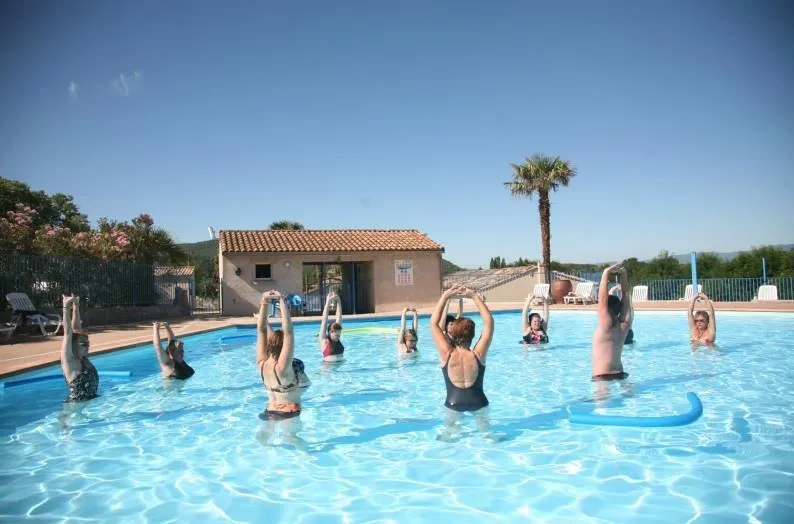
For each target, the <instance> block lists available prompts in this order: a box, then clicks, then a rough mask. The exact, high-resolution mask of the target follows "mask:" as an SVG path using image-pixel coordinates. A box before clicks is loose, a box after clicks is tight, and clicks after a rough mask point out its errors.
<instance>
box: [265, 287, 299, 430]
mask: <svg viewBox="0 0 794 524" xmlns="http://www.w3.org/2000/svg"><path fill="white" fill-rule="evenodd" d="M273 299H276V300H278V301H279V305H280V306H281V307H280V309H281V329H276V330H273V329H272V328H271V326H270V323H269V322H268V320H267V305H268V302H270V301H271V300H273ZM294 355H295V338H294V336H293V333H292V318H291V317H290V314H289V308H288V307H287V305H286V303H285V301H284V296H283V295H282V294H281V293H279V292H278V291H275V290H271V291H267V292H265V293H263V294H262V299H261V301H260V304H259V315H258V316H257V331H256V365H257V368H259V376H260V377H261V378H262V383H263V384H264V386H265V390H267V397H268V404H267V408H266V409H265V411H264V412H263V413H262V414H260V415H259V418H261V419H262V420H265V421H267V422H279V421H283V420H289V419H292V418H297V417H298V416H299V415H300V412H301V395H302V391H301V387H300V384H299V382H298V376H297V375H296V373H295V368H294V367H293V364H292V362H293V357H294ZM292 429H295V428H292ZM293 433H294V431H293Z"/></svg>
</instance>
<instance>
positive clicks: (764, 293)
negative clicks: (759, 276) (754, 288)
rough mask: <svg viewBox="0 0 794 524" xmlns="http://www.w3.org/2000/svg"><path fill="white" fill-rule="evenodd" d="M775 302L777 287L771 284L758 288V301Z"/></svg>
mask: <svg viewBox="0 0 794 524" xmlns="http://www.w3.org/2000/svg"><path fill="white" fill-rule="evenodd" d="M775 300H777V286H773V285H771V284H768V285H763V286H761V287H759V288H758V301H759V302H761V301H764V302H772V301H775Z"/></svg>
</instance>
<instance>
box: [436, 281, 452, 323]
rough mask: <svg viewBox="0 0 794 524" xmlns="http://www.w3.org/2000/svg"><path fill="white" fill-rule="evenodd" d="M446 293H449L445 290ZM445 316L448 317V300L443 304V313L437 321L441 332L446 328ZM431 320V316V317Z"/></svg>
mask: <svg viewBox="0 0 794 524" xmlns="http://www.w3.org/2000/svg"><path fill="white" fill-rule="evenodd" d="M450 289H452V288H450ZM447 291H449V290H447ZM445 293H446V292H445ZM441 296H444V293H442V294H441ZM447 315H449V300H447V301H446V302H444V312H443V314H442V315H441V317H440V320H439V321H438V322H439V324H438V327H440V328H441V330H442V331H443V330H444V327H445V326H446V321H447ZM431 318H432V316H431Z"/></svg>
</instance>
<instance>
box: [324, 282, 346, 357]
mask: <svg viewBox="0 0 794 524" xmlns="http://www.w3.org/2000/svg"><path fill="white" fill-rule="evenodd" d="M334 302H336V320H335V321H334V323H333V324H331V326H330V327H326V326H328V312H329V310H330V307H331V304H332V303H334ZM341 336H342V301H341V300H340V299H339V297H338V296H337V294H336V293H334V292H333V291H332V292H330V293H328V298H326V300H325V308H323V318H322V321H320V333H319V336H318V341H319V343H320V351H322V353H323V360H325V361H326V362H336V361H339V360H342V358H344V357H343V355H344V353H345V346H344V345H343V344H342V341H341V340H340V337H341Z"/></svg>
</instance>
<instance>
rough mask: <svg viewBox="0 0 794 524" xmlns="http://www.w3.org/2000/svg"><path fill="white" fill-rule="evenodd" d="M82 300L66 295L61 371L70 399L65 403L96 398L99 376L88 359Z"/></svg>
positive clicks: (87, 342) (64, 297)
mask: <svg viewBox="0 0 794 524" xmlns="http://www.w3.org/2000/svg"><path fill="white" fill-rule="evenodd" d="M79 304H80V297H74V296H67V295H64V296H63V344H62V346H61V369H62V370H63V377H64V378H65V379H66V385H67V386H68V387H69V396H68V397H67V399H66V402H81V401H83V400H91V399H92V398H96V397H97V396H98V395H97V389H99V373H98V372H97V370H96V368H95V367H94V365H93V364H92V363H91V361H90V360H88V348H89V341H88V335H87V334H86V333H84V332H83V322H82V320H81V319H80V307H79Z"/></svg>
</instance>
